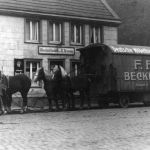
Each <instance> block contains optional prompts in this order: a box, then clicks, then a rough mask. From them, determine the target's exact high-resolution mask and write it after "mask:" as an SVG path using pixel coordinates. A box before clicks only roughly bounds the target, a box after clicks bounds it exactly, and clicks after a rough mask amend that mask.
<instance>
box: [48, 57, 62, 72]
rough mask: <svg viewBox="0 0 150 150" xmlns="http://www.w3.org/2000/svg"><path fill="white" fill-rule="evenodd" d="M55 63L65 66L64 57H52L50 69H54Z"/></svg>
mask: <svg viewBox="0 0 150 150" xmlns="http://www.w3.org/2000/svg"><path fill="white" fill-rule="evenodd" d="M55 65H60V66H62V67H64V60H63V59H59V60H58V59H51V60H49V70H52V69H53V67H54V66H55Z"/></svg>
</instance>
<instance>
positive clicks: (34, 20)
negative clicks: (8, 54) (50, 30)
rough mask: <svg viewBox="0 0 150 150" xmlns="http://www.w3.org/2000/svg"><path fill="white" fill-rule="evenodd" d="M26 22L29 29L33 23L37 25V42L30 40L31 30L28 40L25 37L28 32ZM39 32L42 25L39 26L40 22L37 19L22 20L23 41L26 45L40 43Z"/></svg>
mask: <svg viewBox="0 0 150 150" xmlns="http://www.w3.org/2000/svg"><path fill="white" fill-rule="evenodd" d="M27 22H30V25H29V26H30V27H32V25H33V22H35V23H38V25H37V30H38V32H37V36H38V39H37V40H34V39H31V38H33V35H32V34H31V32H32V30H33V28H31V32H30V33H29V37H30V38H29V39H28V37H27V34H28V33H27V32H28V27H27ZM29 30H30V28H29ZM41 30H42V24H41V21H40V20H39V19H33V18H25V20H24V39H25V40H24V41H25V42H26V43H35V44H36V43H41V35H42V34H41Z"/></svg>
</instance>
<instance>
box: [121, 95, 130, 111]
mask: <svg viewBox="0 0 150 150" xmlns="http://www.w3.org/2000/svg"><path fill="white" fill-rule="evenodd" d="M119 105H120V107H121V108H127V107H128V106H129V97H128V96H125V95H123V96H121V97H120V99H119Z"/></svg>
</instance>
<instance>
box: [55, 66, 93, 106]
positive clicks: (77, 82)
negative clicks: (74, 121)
mask: <svg viewBox="0 0 150 150" xmlns="http://www.w3.org/2000/svg"><path fill="white" fill-rule="evenodd" d="M56 70H57V72H59V75H58V76H56V78H57V80H59V86H60V87H61V91H62V92H63V94H62V95H63V96H64V100H65V101H63V104H67V105H68V108H72V109H73V108H74V107H75V99H74V96H73V93H74V92H76V91H79V93H80V108H83V106H84V101H85V98H87V103H88V108H90V107H91V101H90V98H89V93H90V83H91V80H90V78H89V77H88V76H87V75H81V74H80V75H78V76H74V77H70V76H68V74H67V73H66V71H65V70H64V68H63V67H62V66H59V65H57V67H56Z"/></svg>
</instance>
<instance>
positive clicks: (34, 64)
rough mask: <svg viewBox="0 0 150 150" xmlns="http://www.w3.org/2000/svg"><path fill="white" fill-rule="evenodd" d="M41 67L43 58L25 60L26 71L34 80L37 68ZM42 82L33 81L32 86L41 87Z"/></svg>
mask: <svg viewBox="0 0 150 150" xmlns="http://www.w3.org/2000/svg"><path fill="white" fill-rule="evenodd" d="M39 67H41V60H25V73H26V75H27V76H28V77H29V78H30V79H31V80H32V79H33V78H34V75H35V73H36V70H37V69H38V68H39ZM40 85H41V84H40V82H33V83H32V85H31V86H32V87H39V86H40Z"/></svg>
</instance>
